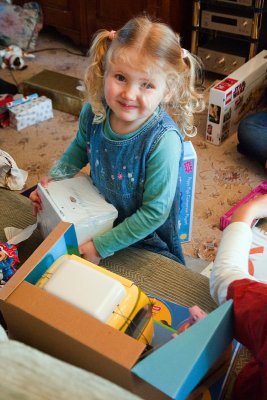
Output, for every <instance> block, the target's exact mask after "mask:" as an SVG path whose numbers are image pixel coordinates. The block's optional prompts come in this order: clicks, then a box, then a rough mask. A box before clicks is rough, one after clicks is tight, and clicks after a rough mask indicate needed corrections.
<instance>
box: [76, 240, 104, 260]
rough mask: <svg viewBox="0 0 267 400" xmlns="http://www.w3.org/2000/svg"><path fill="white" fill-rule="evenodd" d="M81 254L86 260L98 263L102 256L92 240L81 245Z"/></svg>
mask: <svg viewBox="0 0 267 400" xmlns="http://www.w3.org/2000/svg"><path fill="white" fill-rule="evenodd" d="M79 251H80V254H81V256H82V257H83V258H85V260H87V261H91V262H92V263H93V264H96V265H98V264H99V262H100V260H101V257H100V255H99V253H98V251H97V250H96V248H95V245H94V243H93V241H92V240H89V241H88V242H85V243H84V244H82V245H81V246H79Z"/></svg>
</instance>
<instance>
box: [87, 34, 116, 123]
mask: <svg viewBox="0 0 267 400" xmlns="http://www.w3.org/2000/svg"><path fill="white" fill-rule="evenodd" d="M111 41H112V39H111V36H110V32H109V31H107V30H100V31H98V32H97V34H96V35H95V37H94V38H93V41H92V45H91V48H90V50H89V53H88V56H89V64H88V67H87V69H86V72H85V76H84V82H85V86H86V88H87V100H88V101H89V103H90V104H91V107H92V110H93V113H94V114H95V118H94V121H95V122H97V123H100V122H102V121H103V120H105V118H106V110H105V103H104V100H103V99H104V73H105V61H106V54H107V51H108V49H109V46H110V43H111Z"/></svg>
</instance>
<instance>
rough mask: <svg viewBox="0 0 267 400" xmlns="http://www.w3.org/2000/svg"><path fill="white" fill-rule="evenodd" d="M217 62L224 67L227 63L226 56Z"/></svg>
mask: <svg viewBox="0 0 267 400" xmlns="http://www.w3.org/2000/svg"><path fill="white" fill-rule="evenodd" d="M216 64H218V65H219V66H220V67H223V66H224V65H225V58H224V57H222V58H220V59H219V60H218V61H216Z"/></svg>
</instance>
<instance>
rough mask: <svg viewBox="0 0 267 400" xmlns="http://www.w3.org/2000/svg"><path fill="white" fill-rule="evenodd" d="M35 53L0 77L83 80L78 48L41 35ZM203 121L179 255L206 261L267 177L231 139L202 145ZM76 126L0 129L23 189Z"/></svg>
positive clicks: (63, 122)
mask: <svg viewBox="0 0 267 400" xmlns="http://www.w3.org/2000/svg"><path fill="white" fill-rule="evenodd" d="M45 49H46V50H45ZM36 50H37V52H36V53H35V56H36V58H35V59H33V60H26V62H27V64H28V68H27V69H25V70H23V71H15V72H13V76H12V75H11V72H10V71H9V70H0V77H1V78H2V79H5V80H7V81H9V82H12V83H14V79H15V80H16V81H17V82H21V81H23V80H25V79H27V78H29V77H31V76H33V75H35V74H36V73H38V72H40V71H42V70H43V69H50V70H54V71H57V72H61V73H65V74H66V75H71V76H75V77H77V78H81V79H82V78H83V73H84V70H85V68H86V65H87V59H86V57H85V56H81V55H78V54H81V53H80V50H79V48H78V47H76V46H75V45H73V44H72V43H71V42H70V41H69V40H68V39H65V38H63V37H62V36H60V35H58V34H55V33H54V32H47V31H42V32H41V33H40V36H39V39H38V45H37V48H36ZM67 50H68V51H67ZM206 118H207V114H206V112H204V113H203V114H201V115H199V116H197V126H198V135H197V136H196V137H194V138H193V139H192V142H193V145H194V147H195V150H196V152H197V157H198V167H197V180H196V192H195V207H194V219H193V232H192V240H191V242H189V243H185V244H183V249H184V252H185V255H186V256H188V257H194V258H199V259H202V260H205V261H210V260H213V259H214V255H215V252H216V248H217V246H218V242H219V240H220V237H221V231H220V230H219V219H220V216H221V215H222V214H224V213H225V212H226V211H227V210H228V209H229V208H230V207H231V206H232V205H234V204H235V203H236V202H237V201H238V200H240V199H241V198H242V197H244V196H245V195H246V194H248V193H249V192H250V191H251V189H252V188H254V187H255V186H257V185H258V184H259V183H260V182H262V181H263V180H265V179H266V172H265V171H264V170H263V168H262V167H261V166H260V165H258V164H257V163H256V162H253V161H251V160H249V159H247V158H246V157H244V156H243V155H241V154H239V153H237V151H236V135H232V136H231V137H230V138H228V139H227V140H226V141H225V142H224V143H223V144H222V145H220V146H214V145H212V144H210V143H207V142H206V141H205V138H204V132H205V126H206ZM77 123H78V119H77V117H76V116H73V115H71V114H67V113H63V112H60V111H57V110H54V118H53V119H51V120H49V121H44V122H42V123H39V124H37V125H34V126H32V127H28V128H25V129H23V130H22V131H20V132H18V131H16V130H15V129H13V128H5V129H0V148H1V149H3V150H4V151H6V152H8V153H9V154H10V155H11V156H12V157H13V158H14V159H15V161H16V162H17V164H18V166H19V167H20V168H22V169H25V170H27V171H28V173H29V176H28V179H27V182H26V188H29V187H31V186H33V185H35V184H36V183H37V182H38V181H39V179H40V178H41V177H42V176H43V175H45V174H46V172H47V170H48V169H49V168H50V167H51V165H52V164H53V162H55V161H56V160H57V159H58V158H59V156H60V155H61V154H62V152H63V151H64V150H65V148H66V147H67V146H68V144H69V143H70V141H71V140H72V139H73V137H74V135H75V133H76V129H77ZM199 261H200V260H199Z"/></svg>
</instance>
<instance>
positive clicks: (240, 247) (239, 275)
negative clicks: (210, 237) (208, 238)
mask: <svg viewBox="0 0 267 400" xmlns="http://www.w3.org/2000/svg"><path fill="white" fill-rule="evenodd" d="M265 216H267V195H262V196H258V197H256V198H255V199H253V200H251V201H249V202H248V203H245V204H243V205H242V206H241V207H239V208H238V209H237V210H236V211H235V213H234V214H233V216H232V220H231V224H230V225H228V226H227V228H226V229H225V230H224V231H223V236H222V240H221V243H220V246H219V249H218V253H217V255H216V258H215V261H214V265H213V269H212V272H211V277H210V290H211V295H212V296H213V298H214V299H215V301H217V302H218V303H222V302H224V301H225V300H226V296H227V290H228V286H229V285H230V283H231V282H233V281H235V280H239V279H245V278H247V279H250V280H256V279H255V278H254V277H253V276H251V275H250V274H249V273H248V258H249V251H250V247H251V242H252V231H251V224H252V222H253V220H254V219H258V218H263V217H265Z"/></svg>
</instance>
